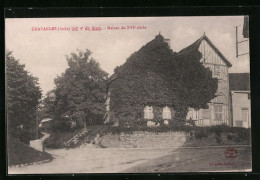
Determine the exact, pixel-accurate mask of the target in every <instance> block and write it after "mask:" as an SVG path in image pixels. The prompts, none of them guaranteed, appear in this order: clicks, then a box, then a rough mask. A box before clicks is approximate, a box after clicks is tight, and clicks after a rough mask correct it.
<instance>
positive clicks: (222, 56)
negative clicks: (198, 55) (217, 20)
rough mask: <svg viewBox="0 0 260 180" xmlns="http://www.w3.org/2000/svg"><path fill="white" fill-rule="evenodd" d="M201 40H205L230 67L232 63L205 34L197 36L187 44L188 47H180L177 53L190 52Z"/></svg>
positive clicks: (196, 47)
mask: <svg viewBox="0 0 260 180" xmlns="http://www.w3.org/2000/svg"><path fill="white" fill-rule="evenodd" d="M202 40H205V41H207V42H208V43H209V45H210V46H211V47H212V48H213V49H214V51H215V52H216V53H217V54H218V55H219V56H220V58H221V59H222V60H223V61H224V62H225V63H226V64H227V66H228V67H231V66H232V64H231V63H230V62H229V61H228V60H227V58H226V57H225V56H224V55H223V54H222V53H221V52H220V51H219V49H218V48H217V47H216V46H215V45H214V44H213V43H212V41H211V40H210V39H209V38H208V37H207V36H206V35H205V33H204V34H203V36H202V37H201V38H199V39H198V40H197V41H195V42H194V43H192V44H191V45H189V46H188V47H186V48H184V49H182V50H181V51H179V52H178V55H184V54H188V53H190V52H191V51H192V50H195V49H198V48H199V46H200V43H201V42H202Z"/></svg>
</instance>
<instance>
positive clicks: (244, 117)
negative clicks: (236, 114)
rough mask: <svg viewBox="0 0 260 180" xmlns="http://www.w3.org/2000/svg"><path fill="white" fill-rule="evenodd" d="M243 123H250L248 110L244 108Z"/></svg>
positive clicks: (242, 110)
mask: <svg viewBox="0 0 260 180" xmlns="http://www.w3.org/2000/svg"><path fill="white" fill-rule="evenodd" d="M241 112H242V121H243V122H248V108H242V109H241Z"/></svg>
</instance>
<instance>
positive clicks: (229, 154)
mask: <svg viewBox="0 0 260 180" xmlns="http://www.w3.org/2000/svg"><path fill="white" fill-rule="evenodd" d="M224 154H225V157H226V158H227V159H235V158H236V157H237V156H238V151H237V149H236V148H228V149H226V150H225V152H224Z"/></svg>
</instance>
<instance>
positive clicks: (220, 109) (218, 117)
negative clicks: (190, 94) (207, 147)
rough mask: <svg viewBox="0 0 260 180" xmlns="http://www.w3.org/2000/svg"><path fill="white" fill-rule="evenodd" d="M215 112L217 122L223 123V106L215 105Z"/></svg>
mask: <svg viewBox="0 0 260 180" xmlns="http://www.w3.org/2000/svg"><path fill="white" fill-rule="evenodd" d="M214 110H215V120H216V121H222V120H223V107H222V104H215V105H214Z"/></svg>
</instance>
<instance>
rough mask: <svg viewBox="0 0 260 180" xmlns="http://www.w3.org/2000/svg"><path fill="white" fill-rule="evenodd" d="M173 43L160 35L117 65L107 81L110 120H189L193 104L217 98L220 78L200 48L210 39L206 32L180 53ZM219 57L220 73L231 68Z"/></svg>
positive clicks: (204, 105)
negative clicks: (206, 63)
mask: <svg viewBox="0 0 260 180" xmlns="http://www.w3.org/2000/svg"><path fill="white" fill-rule="evenodd" d="M204 41H205V42H204ZM169 42H170V41H169V39H165V38H164V37H163V36H162V35H161V34H159V35H157V36H155V38H154V39H153V40H152V41H150V42H148V43H147V44H146V45H144V46H143V47H142V48H141V49H140V50H138V51H137V52H135V53H133V54H132V55H131V56H130V57H129V58H128V59H127V60H126V62H125V63H124V64H123V65H121V66H120V67H117V68H115V72H114V74H113V75H112V76H111V77H110V78H109V79H108V82H107V85H108V86H107V101H106V112H107V113H106V120H105V123H107V122H119V124H142V123H145V124H149V123H151V122H155V124H157V123H160V124H161V123H164V124H168V123H185V119H186V116H187V113H188V112H189V110H190V109H191V108H193V109H196V110H199V109H202V108H204V109H206V108H207V107H208V103H209V102H211V101H212V99H214V98H216V92H217V89H218V86H219V83H218V79H217V77H214V76H212V69H211V68H210V67H211V66H210V65H209V66H205V61H206V58H205V54H203V52H201V51H200V50H201V44H203V47H206V43H211V42H210V41H209V39H208V38H207V37H206V36H205V35H203V37H201V38H200V39H199V40H197V41H196V42H195V43H193V44H192V45H190V46H189V47H187V48H185V49H183V50H182V51H180V52H178V53H176V52H174V51H173V50H172V49H171V48H170V44H169ZM211 44H212V43H211ZM209 46H210V45H209ZM208 49H209V47H208ZM213 54H214V53H213ZM207 55H208V54H207ZM214 55H215V54H214ZM217 55H222V54H221V53H220V52H219V53H218V54H217ZM222 56H223V55H222ZM223 57H224V56H223ZM217 61H218V62H219V63H220V64H221V67H219V69H218V68H216V69H218V71H219V74H221V73H222V71H223V70H226V69H224V68H223V69H222V66H225V65H226V66H231V64H230V63H229V62H228V61H227V60H226V59H225V61H224V62H223V63H222V62H221V61H222V60H221V59H220V58H219V59H217ZM207 67H209V68H207ZM219 76H221V77H222V75H219ZM227 94H228V90H227Z"/></svg>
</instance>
